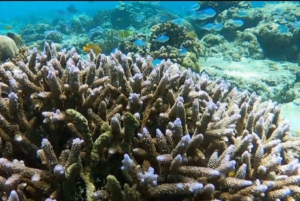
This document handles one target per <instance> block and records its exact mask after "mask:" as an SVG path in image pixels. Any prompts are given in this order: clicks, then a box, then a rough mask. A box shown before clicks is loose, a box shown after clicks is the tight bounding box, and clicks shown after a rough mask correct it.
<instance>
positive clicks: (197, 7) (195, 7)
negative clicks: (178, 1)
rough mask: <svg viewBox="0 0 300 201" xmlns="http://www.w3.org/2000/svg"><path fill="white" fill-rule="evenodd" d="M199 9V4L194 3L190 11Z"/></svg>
mask: <svg viewBox="0 0 300 201" xmlns="http://www.w3.org/2000/svg"><path fill="white" fill-rule="evenodd" d="M200 7H201V6H200V4H199V3H196V4H194V5H192V6H191V10H195V11H196V10H199V9H200Z"/></svg>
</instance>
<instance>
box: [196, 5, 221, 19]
mask: <svg viewBox="0 0 300 201" xmlns="http://www.w3.org/2000/svg"><path fill="white" fill-rule="evenodd" d="M216 14H217V12H216V11H215V10H214V9H212V8H206V9H204V10H202V11H200V12H197V14H196V18H197V19H201V20H203V19H207V18H211V17H214V16H215V15H216ZM197 16H198V17H197Z"/></svg>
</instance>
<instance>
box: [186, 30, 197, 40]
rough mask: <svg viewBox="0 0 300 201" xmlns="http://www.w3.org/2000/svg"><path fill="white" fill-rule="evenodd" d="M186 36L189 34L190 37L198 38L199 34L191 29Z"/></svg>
mask: <svg viewBox="0 0 300 201" xmlns="http://www.w3.org/2000/svg"><path fill="white" fill-rule="evenodd" d="M186 36H187V37H188V38H192V39H196V38H198V36H197V34H196V32H195V31H189V32H187V33H186Z"/></svg>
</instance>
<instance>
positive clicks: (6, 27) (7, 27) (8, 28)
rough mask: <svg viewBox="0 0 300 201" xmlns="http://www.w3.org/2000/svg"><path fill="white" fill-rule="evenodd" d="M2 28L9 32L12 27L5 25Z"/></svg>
mask: <svg viewBox="0 0 300 201" xmlns="http://www.w3.org/2000/svg"><path fill="white" fill-rule="evenodd" d="M4 28H5V29H6V30H11V29H12V28H13V27H12V26H11V25H6V26H4Z"/></svg>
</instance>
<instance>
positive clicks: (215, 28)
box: [213, 22, 223, 31]
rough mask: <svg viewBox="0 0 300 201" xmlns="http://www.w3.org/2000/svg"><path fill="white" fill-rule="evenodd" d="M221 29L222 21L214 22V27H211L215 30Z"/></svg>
mask: <svg viewBox="0 0 300 201" xmlns="http://www.w3.org/2000/svg"><path fill="white" fill-rule="evenodd" d="M222 29H223V24H222V22H220V23H218V24H216V25H215V26H214V27H213V30H215V31H221V30H222Z"/></svg>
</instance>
